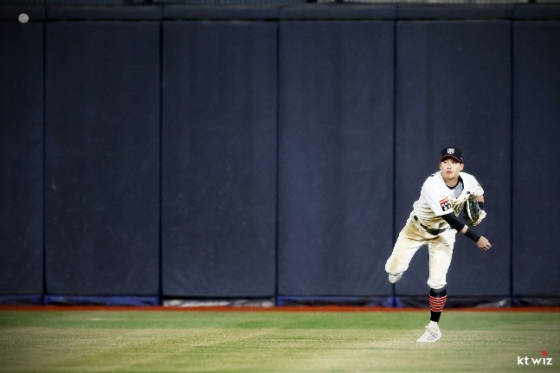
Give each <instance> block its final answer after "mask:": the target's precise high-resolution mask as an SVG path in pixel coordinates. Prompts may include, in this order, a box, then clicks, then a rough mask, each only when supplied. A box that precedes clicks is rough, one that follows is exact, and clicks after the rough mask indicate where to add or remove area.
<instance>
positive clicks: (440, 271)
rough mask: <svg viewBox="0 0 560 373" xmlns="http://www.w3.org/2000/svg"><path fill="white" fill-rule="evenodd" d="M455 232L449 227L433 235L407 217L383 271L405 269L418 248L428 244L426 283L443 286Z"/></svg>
mask: <svg viewBox="0 0 560 373" xmlns="http://www.w3.org/2000/svg"><path fill="white" fill-rule="evenodd" d="M456 233H457V231H456V230H455V229H451V228H449V229H447V230H446V231H444V232H442V233H441V234H440V235H439V236H434V235H431V234H429V233H428V232H426V230H425V229H423V228H422V227H420V226H418V225H416V224H415V223H414V222H412V220H411V219H409V220H408V221H407V223H406V225H405V226H404V228H403V229H402V230H401V233H400V234H399V238H398V239H397V242H396V243H395V247H394V248H393V253H392V254H391V256H390V257H389V259H388V260H387V263H386V264H385V271H387V273H390V274H394V275H396V274H399V273H402V272H404V271H406V270H407V269H408V265H409V264H410V261H411V260H412V257H413V256H414V254H416V252H417V251H418V249H419V248H421V247H422V246H424V245H428V253H429V255H430V259H429V269H430V274H429V277H428V285H429V286H430V288H432V289H441V288H443V287H444V286H445V285H446V284H447V282H446V276H447V270H448V269H449V265H450V264H451V257H452V256H453V245H454V244H455V234H456Z"/></svg>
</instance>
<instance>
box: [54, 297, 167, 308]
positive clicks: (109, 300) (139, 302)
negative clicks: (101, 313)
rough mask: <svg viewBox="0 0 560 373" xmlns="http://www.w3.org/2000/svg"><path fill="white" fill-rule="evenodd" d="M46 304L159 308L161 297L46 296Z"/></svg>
mask: <svg viewBox="0 0 560 373" xmlns="http://www.w3.org/2000/svg"><path fill="white" fill-rule="evenodd" d="M45 304H50V305H82V306H83V305H87V306H158V305H160V304H161V302H160V299H159V297H134V296H71V295H45Z"/></svg>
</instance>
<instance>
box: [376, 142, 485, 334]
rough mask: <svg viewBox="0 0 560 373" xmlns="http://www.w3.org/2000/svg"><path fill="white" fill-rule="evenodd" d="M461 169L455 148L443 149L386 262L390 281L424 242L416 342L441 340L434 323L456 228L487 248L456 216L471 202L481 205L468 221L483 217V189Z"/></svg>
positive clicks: (442, 301) (444, 295)
mask: <svg viewBox="0 0 560 373" xmlns="http://www.w3.org/2000/svg"><path fill="white" fill-rule="evenodd" d="M463 167H464V164H463V158H462V156H461V150H460V149H458V148H456V147H448V148H445V149H443V150H442V152H441V156H440V162H439V170H440V171H439V172H436V173H434V174H432V175H430V176H429V177H428V178H427V179H426V181H425V182H424V185H422V190H421V192H420V198H419V199H418V200H417V201H416V202H415V203H414V205H413V207H414V208H413V210H412V212H411V213H410V217H409V218H408V220H407V222H406V225H405V227H404V228H403V229H402V230H401V232H400V234H399V237H398V239H397V242H396V243H395V246H394V248H393V252H392V254H391V256H390V257H389V259H388V260H387V263H386V264H385V271H387V273H388V274H389V282H391V283H393V284H394V283H396V282H397V281H399V280H400V279H401V277H402V275H403V273H404V271H406V270H407V269H408V265H409V263H410V261H411V259H412V257H413V256H414V254H415V253H416V252H417V251H418V249H419V248H420V247H422V246H424V245H428V252H429V277H428V285H429V286H430V296H429V304H430V323H429V325H428V326H426V331H425V332H424V334H423V335H422V336H421V337H420V338H419V339H418V340H417V342H436V341H437V340H439V339H440V338H441V331H440V329H439V324H438V322H439V319H440V316H441V312H442V310H443V307H444V305H445V302H446V300H447V292H446V289H445V285H446V284H447V282H446V275H447V270H448V269H449V265H450V264H451V257H452V255H453V245H454V243H455V234H456V233H457V232H461V233H462V234H464V235H465V236H467V237H469V238H470V239H472V240H473V241H474V242H475V243H476V245H477V246H478V247H479V248H480V249H482V250H488V249H490V247H491V246H492V245H490V242H489V241H488V240H487V239H486V238H485V237H483V236H479V235H478V234H476V233H475V232H474V231H473V230H472V228H470V227H469V226H468V225H467V224H465V223H464V222H463V221H461V220H459V218H458V215H459V213H460V212H461V211H462V210H465V211H466V210H467V209H468V208H469V207H472V206H474V207H472V208H473V209H476V207H477V206H476V205H478V208H479V209H480V210H479V216H478V217H477V216H473V217H472V218H469V217H468V216H467V217H466V220H467V221H468V222H469V225H472V226H475V225H477V224H479V223H480V222H481V221H482V219H484V217H486V213H485V212H484V210H483V208H484V197H483V194H484V190H483V189H482V187H481V186H480V184H479V183H478V182H477V181H476V179H475V178H474V176H472V175H470V174H467V173H465V172H462V171H463ZM465 206H467V207H465ZM466 212H467V211H466ZM475 212H476V211H475ZM469 214H470V213H469ZM473 215H476V214H475V213H473Z"/></svg>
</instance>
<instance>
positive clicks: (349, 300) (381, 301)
mask: <svg viewBox="0 0 560 373" xmlns="http://www.w3.org/2000/svg"><path fill="white" fill-rule="evenodd" d="M392 304H393V301H392V300H390V297H389V298H388V297H343V296H278V298H276V305H277V306H330V305H337V306H365V307H374V306H382V307H392Z"/></svg>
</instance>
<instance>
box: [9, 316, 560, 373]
mask: <svg viewBox="0 0 560 373" xmlns="http://www.w3.org/2000/svg"><path fill="white" fill-rule="evenodd" d="M428 314H429V313H428V312H425V313H424V312H370V313H363V312H355V313H351V312H317V313H312V312H305V313H290V312H192V311H188V312H166V311H162V312H157V311H153V312H152V311H150V312H142V311H80V312H73V311H34V312H17V311H0V371H2V372H45V373H48V372H248V373H249V372H511V371H535V369H538V368H540V369H541V370H542V369H546V370H547V371H548V372H551V371H560V370H558V369H557V368H558V367H560V313H532V312H527V313H524V312H516V313H508V312H503V313H502V312H488V313H485V312H476V313H474V312H444V315H443V316H442V320H441V322H440V325H441V328H442V331H443V338H442V340H441V341H439V342H437V343H435V344H418V343H416V342H415V341H416V338H418V337H419V336H420V335H421V334H422V332H423V328H424V326H425V325H426V324H427V321H428V320H427V318H428ZM543 350H546V351H547V353H548V356H549V357H551V358H553V359H554V358H556V359H555V360H556V361H555V362H556V364H555V365H554V366H548V367H542V366H541V367H536V366H530V367H526V366H519V365H518V364H517V363H518V362H517V356H523V357H524V356H529V357H535V358H537V357H541V356H542V355H541V351H543ZM551 368H552V369H551ZM554 369H556V370H554Z"/></svg>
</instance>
